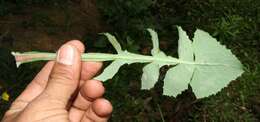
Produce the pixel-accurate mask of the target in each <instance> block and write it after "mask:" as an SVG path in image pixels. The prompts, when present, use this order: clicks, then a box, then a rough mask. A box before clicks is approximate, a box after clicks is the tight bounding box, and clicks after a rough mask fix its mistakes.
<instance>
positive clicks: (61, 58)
mask: <svg viewBox="0 0 260 122" xmlns="http://www.w3.org/2000/svg"><path fill="white" fill-rule="evenodd" d="M74 53H75V50H74V48H73V47H72V46H71V45H64V46H62V47H61V48H60V49H59V51H58V54H57V59H56V61H57V62H59V63H62V64H65V65H72V64H73V59H74Z"/></svg>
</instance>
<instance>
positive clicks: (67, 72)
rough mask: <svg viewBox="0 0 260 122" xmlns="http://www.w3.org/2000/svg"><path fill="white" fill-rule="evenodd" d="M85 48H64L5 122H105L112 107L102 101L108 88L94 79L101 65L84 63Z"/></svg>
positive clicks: (77, 44)
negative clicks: (82, 57)
mask: <svg viewBox="0 0 260 122" xmlns="http://www.w3.org/2000/svg"><path fill="white" fill-rule="evenodd" d="M84 50H85V49H84V45H83V44H82V43H81V42H79V41H76V40H74V41H70V42H68V43H66V44H65V45H63V46H62V47H61V48H60V49H59V51H58V54H57V59H56V61H50V62H48V63H47V64H46V65H45V66H44V67H43V69H42V70H41V71H40V72H39V73H38V75H37V76H36V77H35V78H34V79H33V80H32V82H31V83H30V84H29V85H28V86H27V88H26V89H25V90H24V91H23V92H22V94H21V95H20V96H19V97H18V98H17V99H16V100H15V101H14V102H13V103H12V106H11V107H10V109H9V110H8V111H7V112H6V114H5V116H4V118H3V120H2V121H3V122H36V121H40V122H93V121H94V122H105V121H107V120H108V118H109V116H110V114H111V112H112V105H111V103H110V102H109V101H107V100H106V99H104V98H101V97H102V95H103V94H104V91H105V88H104V87H103V85H102V83H101V82H100V81H97V80H91V79H92V78H93V77H94V76H95V74H96V73H97V72H98V71H99V69H100V68H101V66H102V64H101V63H96V62H81V58H80V56H81V54H82V53H83V52H84Z"/></svg>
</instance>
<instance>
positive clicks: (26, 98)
mask: <svg viewBox="0 0 260 122" xmlns="http://www.w3.org/2000/svg"><path fill="white" fill-rule="evenodd" d="M67 44H70V45H73V46H75V47H76V48H77V49H78V50H79V51H80V52H82V53H83V52H84V51H85V47H84V45H83V44H82V43H81V42H80V41H78V40H72V41H69V42H67ZM53 65H54V61H50V62H48V63H47V64H46V65H45V66H44V67H43V68H42V70H41V71H40V72H39V73H38V74H37V75H36V76H35V78H34V79H33V80H32V82H31V83H30V84H29V85H28V86H27V87H26V89H25V90H24V91H23V92H22V94H21V95H20V96H19V97H18V98H17V99H16V101H23V102H30V101H32V100H33V99H34V98H36V97H37V96H39V94H41V93H42V91H43V90H44V89H45V87H46V84H47V81H48V80H49V75H50V73H51V70H52V67H53Z"/></svg>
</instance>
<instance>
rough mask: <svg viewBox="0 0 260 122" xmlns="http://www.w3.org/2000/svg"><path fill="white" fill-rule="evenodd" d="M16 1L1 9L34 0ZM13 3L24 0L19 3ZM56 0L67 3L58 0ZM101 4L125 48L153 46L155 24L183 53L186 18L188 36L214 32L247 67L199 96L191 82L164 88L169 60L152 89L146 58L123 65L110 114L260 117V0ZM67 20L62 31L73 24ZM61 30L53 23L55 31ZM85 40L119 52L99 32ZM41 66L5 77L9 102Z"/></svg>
mask: <svg viewBox="0 0 260 122" xmlns="http://www.w3.org/2000/svg"><path fill="white" fill-rule="evenodd" d="M13 1H15V2H7V1H6V0H1V2H0V13H1V15H2V16H6V15H8V14H10V13H12V14H17V12H19V10H20V9H23V8H24V7H28V6H30V5H31V3H30V4H29V2H28V3H27V2H26V1H23V2H19V1H16V0H13ZM37 1H38V0H37ZM15 3H18V4H20V7H17V6H16V4H15ZM42 3H46V1H44V0H39V2H38V3H33V5H38V6H40V5H44V6H53V5H54V4H55V3H54V2H48V3H49V4H47V3H46V4H42ZM66 4H70V3H69V2H68V3H66ZM56 5H60V6H62V4H59V3H57V4H56ZM97 5H98V8H99V10H100V12H101V15H102V20H103V21H105V22H106V23H107V24H108V26H109V29H108V30H109V32H113V33H114V35H116V37H117V38H118V41H119V42H120V43H121V44H122V46H123V48H124V49H129V51H131V52H139V53H142V54H149V51H150V49H151V47H152V45H151V44H150V42H149V41H150V39H149V36H148V33H147V32H146V31H145V29H146V28H154V29H155V30H156V31H157V32H158V35H159V37H160V40H161V41H160V47H161V50H163V51H164V52H165V53H166V54H169V55H172V56H177V40H178V34H177V29H176V25H180V26H182V27H183V28H184V30H186V31H187V32H188V35H189V36H190V37H193V33H194V31H195V30H196V29H197V28H199V29H203V30H205V31H207V32H209V33H210V34H211V35H213V36H214V37H216V38H217V40H219V41H220V42H221V43H222V44H224V45H227V47H228V48H230V49H231V50H232V52H233V53H234V54H235V55H236V56H238V58H239V60H241V62H242V64H243V65H244V67H245V68H244V70H245V73H244V74H243V75H242V77H240V78H238V79H237V80H235V81H233V82H231V84H229V86H228V87H226V88H224V89H223V90H222V91H221V92H219V93H218V94H216V95H213V96H210V97H208V98H204V99H200V100H196V99H195V97H194V94H193V93H192V92H191V88H189V89H188V90H186V91H185V92H183V93H182V94H181V95H179V96H177V98H172V97H167V96H163V95H162V87H163V78H164V77H165V73H166V71H167V69H169V68H170V67H167V66H164V67H162V68H161V70H160V72H161V74H162V75H160V77H159V81H158V83H156V84H155V87H154V88H153V89H152V90H151V91H142V90H140V88H141V82H140V79H141V76H140V75H141V74H142V67H143V66H144V65H142V64H131V65H130V66H123V67H122V68H121V69H120V71H119V72H118V74H116V75H115V77H114V78H113V79H112V80H110V81H108V82H105V87H106V91H107V92H106V94H105V97H106V98H108V99H109V100H111V101H112V103H113V106H114V113H113V114H112V118H111V121H163V120H165V121H184V122H187V121H190V122H194V121H195V122H197V121H198V122H201V121H213V122H219V121H221V122H232V121H241V122H255V121H259V118H260V116H259V115H260V112H259V108H260V106H259V104H260V86H259V84H260V33H259V31H260V30H259V28H260V27H259V26H260V1H259V0H240V1H237V0H229V1H227V0H204V1H198V0H189V1H187V0H179V1H173V0H157V1H155V0H128V1H124V0H103V1H101V0H98V1H97ZM14 6H15V7H14ZM64 6H65V5H64ZM43 11H44V10H43ZM39 16H40V17H42V18H43V19H31V20H32V21H31V22H30V23H29V24H27V23H25V25H26V26H27V25H28V26H29V27H30V26H31V25H34V26H39V23H40V24H46V22H47V25H52V24H51V22H50V21H49V19H48V17H46V16H45V15H41V14H38V15H35V18H38V17H39ZM49 22H50V23H49ZM31 23H32V24H31ZM65 27H66V26H64V30H67V29H65ZM50 31H51V30H50ZM56 31H57V29H56V28H55V31H52V32H56ZM52 34H55V33H52ZM96 39H98V40H97V41H96ZM82 41H84V42H85V43H86V44H87V47H88V48H89V49H90V50H92V51H93V50H95V51H98V52H113V49H112V47H111V46H110V45H109V44H108V43H107V42H106V41H105V40H104V38H103V37H99V38H95V37H91V36H88V35H86V36H85V37H84V38H82ZM108 49H109V51H107V50H108ZM41 66H42V63H39V64H24V65H21V67H20V68H19V69H18V71H17V73H12V74H15V75H17V78H16V79H15V80H13V81H10V80H5V81H8V84H6V85H3V83H2V80H3V79H0V80H1V82H0V84H1V86H2V88H1V90H0V91H1V93H3V92H4V91H8V93H9V94H10V101H12V100H13V99H15V97H16V96H17V95H18V94H19V93H20V92H21V91H22V89H23V88H24V87H25V86H26V84H28V82H29V81H30V80H31V79H32V78H33V76H34V75H35V74H36V73H37V72H38V71H39V69H40V67H41ZM25 71H26V72H25ZM10 72H12V71H10ZM9 105H10V102H6V101H3V100H2V101H1V103H0V109H1V116H2V115H3V112H4V111H5V110H6V108H8V106H9Z"/></svg>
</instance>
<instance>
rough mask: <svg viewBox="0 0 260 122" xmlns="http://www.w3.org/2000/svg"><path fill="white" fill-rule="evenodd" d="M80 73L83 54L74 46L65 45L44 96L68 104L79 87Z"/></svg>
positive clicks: (58, 56)
mask: <svg viewBox="0 0 260 122" xmlns="http://www.w3.org/2000/svg"><path fill="white" fill-rule="evenodd" d="M80 71H81V53H80V52H79V51H78V49H77V48H76V47H74V46H73V45H69V44H65V45H63V46H62V47H61V48H60V49H59V51H58V54H57V58H56V62H55V65H54V67H53V69H52V72H51V74H50V77H49V81H48V84H47V86H46V89H45V90H44V91H43V92H42V94H43V95H45V96H46V97H47V98H49V99H56V100H59V101H61V102H63V103H65V104H66V103H67V102H68V101H69V99H70V97H71V96H72V94H73V93H74V91H75V90H76V89H77V87H78V83H79V75H80Z"/></svg>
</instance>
